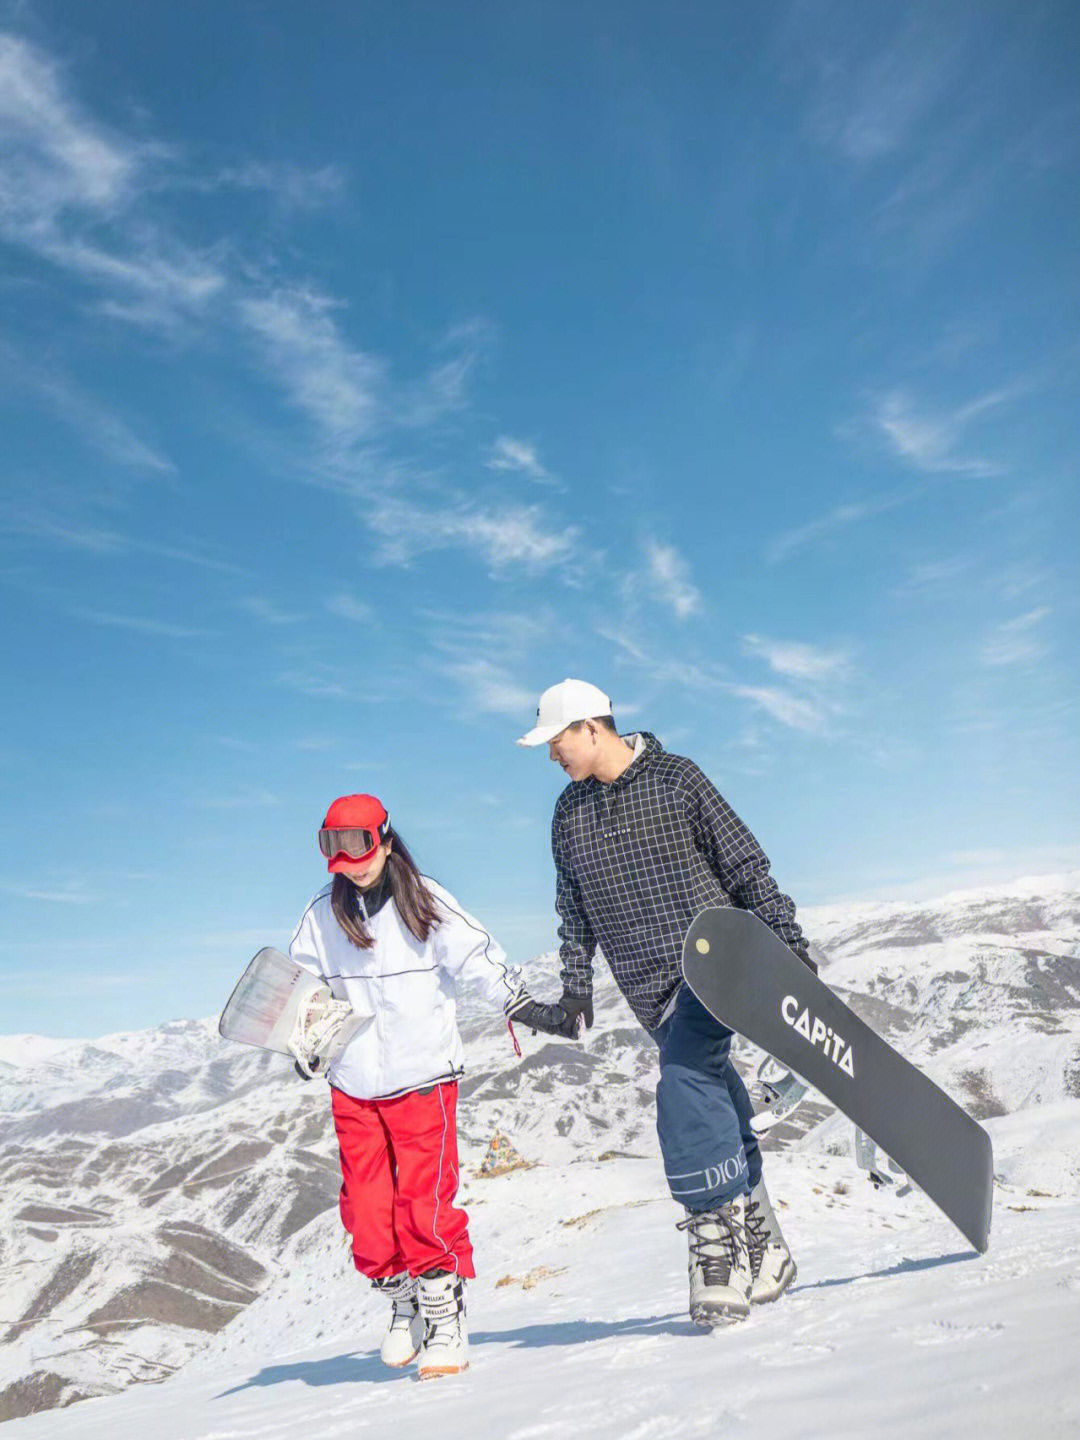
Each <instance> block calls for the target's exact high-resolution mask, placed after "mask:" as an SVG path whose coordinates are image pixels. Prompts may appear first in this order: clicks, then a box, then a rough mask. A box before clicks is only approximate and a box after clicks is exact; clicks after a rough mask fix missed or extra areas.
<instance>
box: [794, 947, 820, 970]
mask: <svg viewBox="0 0 1080 1440" xmlns="http://www.w3.org/2000/svg"><path fill="white" fill-rule="evenodd" d="M791 953H792V954H793V955H797V956H798V957H799V959H800V960H801V961H802V963H803V964H804V965H805V966H806V967H807V969H808V970H812V971H813V972H814V974H815V975H816V974H817V973H818V968H817V961H816V960H811V959H810V951H809V950H792V952H791Z"/></svg>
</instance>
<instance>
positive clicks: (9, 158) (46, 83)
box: [0, 34, 141, 235]
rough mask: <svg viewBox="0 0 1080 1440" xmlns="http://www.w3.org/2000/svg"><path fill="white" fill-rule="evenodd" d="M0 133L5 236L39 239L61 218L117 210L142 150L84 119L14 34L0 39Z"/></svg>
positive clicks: (54, 69)
mask: <svg viewBox="0 0 1080 1440" xmlns="http://www.w3.org/2000/svg"><path fill="white" fill-rule="evenodd" d="M0 132H2V135H3V141H2V144H3V149H2V151H0V157H2V160H3V164H2V165H0V223H2V225H3V227H4V229H5V230H6V231H7V232H8V233H9V234H13V233H14V234H16V235H34V234H37V235H43V234H46V233H48V232H49V231H50V230H51V229H52V227H53V226H54V225H55V223H56V221H57V220H58V218H59V217H60V216H61V215H62V214H63V213H64V212H65V211H69V210H73V209H79V210H95V211H103V212H110V211H115V210H116V209H118V208H119V207H120V206H122V205H123V204H124V203H125V202H126V201H127V199H128V198H129V196H130V194H131V191H132V188H133V184H134V180H135V177H136V175H137V173H138V171H139V168H140V164H141V155H140V151H139V147H137V146H136V145H133V144H132V143H131V142H130V141H127V140H124V139H121V138H120V137H117V136H115V135H110V134H109V133H108V131H107V130H106V129H105V127H103V126H101V125H99V124H97V123H95V122H94V121H92V120H90V119H89V118H88V117H87V116H85V115H84V114H81V113H80V112H79V110H78V107H77V106H76V105H75V104H74V103H73V102H72V101H71V100H70V99H69V97H68V96H67V95H66V93H65V91H64V86H63V82H62V75H61V70H60V67H59V66H58V65H57V64H56V62H55V61H53V60H52V59H51V58H50V57H49V56H48V55H47V54H45V53H44V52H43V51H42V50H40V49H39V48H38V47H37V46H35V45H32V44H31V43H30V42H29V41H27V40H23V39H21V38H20V37H18V36H15V35H11V34H0Z"/></svg>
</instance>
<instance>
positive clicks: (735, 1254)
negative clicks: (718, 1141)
mask: <svg viewBox="0 0 1080 1440" xmlns="http://www.w3.org/2000/svg"><path fill="white" fill-rule="evenodd" d="M678 1228H679V1229H680V1230H685V1231H686V1232H687V1239H688V1241H689V1242H690V1318H691V1319H692V1320H693V1322H694V1324H695V1325H703V1326H706V1327H708V1328H712V1327H714V1326H717V1325H727V1324H729V1323H730V1322H731V1321H733V1320H743V1319H745V1317H746V1316H747V1315H749V1313H750V1286H751V1284H752V1282H753V1277H752V1275H751V1273H750V1251H749V1249H748V1247H747V1241H746V1196H745V1195H740V1196H738V1197H737V1198H736V1199H735V1200H732V1201H731V1202H730V1203H729V1204H727V1205H721V1206H720V1208H719V1209H718V1210H699V1211H694V1210H688V1211H687V1212H686V1219H685V1220H680V1221H679V1224H678Z"/></svg>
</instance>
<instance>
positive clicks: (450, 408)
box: [387, 316, 491, 430]
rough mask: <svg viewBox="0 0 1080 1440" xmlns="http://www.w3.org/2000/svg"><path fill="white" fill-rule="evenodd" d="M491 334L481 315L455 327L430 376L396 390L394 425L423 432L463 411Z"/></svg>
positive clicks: (391, 412)
mask: <svg viewBox="0 0 1080 1440" xmlns="http://www.w3.org/2000/svg"><path fill="white" fill-rule="evenodd" d="M490 334H491V327H490V325H488V323H487V321H486V320H484V319H482V318H481V317H479V316H477V317H475V318H474V319H472V320H468V321H466V322H465V323H464V324H462V325H455V326H454V327H453V329H451V330H450V331H449V332H448V333H447V334H446V335H444V336H443V337H442V339H441V340H440V341H439V343H438V345H437V346H436V347H435V351H436V358H435V360H434V363H433V364H432V365H431V367H430V369H429V370H428V371H427V373H426V374H425V375H423V376H422V377H421V378H420V379H419V380H417V381H412V382H409V383H405V384H398V385H396V386H395V387H394V389H393V392H392V394H391V396H390V399H389V402H388V405H387V411H388V414H389V417H390V419H391V421H392V423H393V424H395V425H398V426H402V427H404V428H406V429H413V430H415V429H422V428H425V427H427V426H430V425H434V424H436V423H437V422H438V421H439V420H442V419H443V418H444V417H445V416H447V415H453V414H455V413H456V412H457V411H459V410H463V409H464V408H465V407H466V405H467V404H468V403H469V399H470V393H469V386H470V382H471V380H472V377H473V374H474V373H475V371H476V368H477V366H478V365H479V363H480V361H481V358H482V357H483V355H484V352H485V350H486V349H487V346H488V343H489V340H490Z"/></svg>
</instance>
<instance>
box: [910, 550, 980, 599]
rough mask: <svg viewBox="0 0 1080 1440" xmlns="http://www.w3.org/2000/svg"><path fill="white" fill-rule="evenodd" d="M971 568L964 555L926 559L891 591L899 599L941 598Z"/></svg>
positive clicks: (953, 587) (969, 571)
mask: <svg viewBox="0 0 1080 1440" xmlns="http://www.w3.org/2000/svg"><path fill="white" fill-rule="evenodd" d="M971 568H972V562H971V560H970V559H968V557H967V556H964V555H956V556H951V557H950V558H949V559H947V560H926V561H923V563H922V564H919V565H916V566H914V568H913V569H912V571H911V573H910V574H909V575H908V576H907V577H906V578H905V579H903V580H901V581H900V583H899V584H898V585H896V586H894V587H893V591H892V593H893V595H894V596H895V597H896V598H897V599H901V600H927V599H941V598H942V597H943V596H945V595H949V594H952V593H953V592H954V591H955V590H956V589H957V588H958V587H959V586H960V585H962V584H963V583H964V581H965V580H966V579H968V577H970V574H971Z"/></svg>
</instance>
